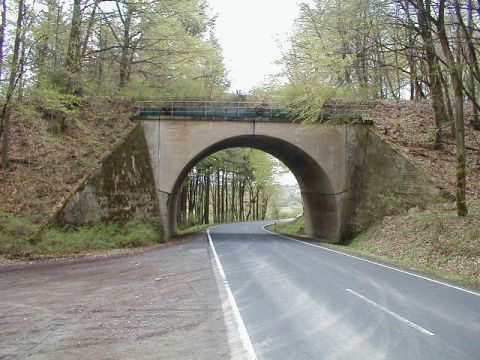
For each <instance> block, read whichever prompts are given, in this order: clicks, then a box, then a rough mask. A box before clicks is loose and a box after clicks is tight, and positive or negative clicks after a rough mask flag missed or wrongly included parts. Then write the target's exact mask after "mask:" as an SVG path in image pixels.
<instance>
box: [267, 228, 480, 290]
mask: <svg viewBox="0 0 480 360" xmlns="http://www.w3.org/2000/svg"><path fill="white" fill-rule="evenodd" d="M266 226H268V225H264V226H262V229H263V230H265V231H267V232H269V233H271V234H274V235H277V236H280V237H283V238H285V239H289V240H292V241H296V242H298V243H302V244H305V245H309V246H313V247H316V248H319V249H322V250H325V251H330V252H333V253H336V254H340V255H343V256H347V257H350V258H353V259H357V260H360V261H363V262H367V263H369V264H373V265H377V266H380V267H383V268H386V269H390V270H393V271H397V272H400V273H402V274H406V275H410V276H414V277H416V278H419V279H422V280H426V281H430V282H433V283H435V284H440V285H443V286H447V287H449V288H452V289H455V290H459V291H463V292H466V293H468V294H470V295H475V296H480V293H477V292H475V291H472V290H468V289H464V288H462V287H460V286H455V285H451V284H448V283H445V282H442V281H439V280H435V279H431V278H428V277H426V276H422V275H419V274H415V273H412V272H409V271H406V270H402V269H398V268H395V267H393V266H388V265H385V264H381V263H377V262H375V261H372V260H368V259H364V258H361V257H358V256H355V255H351V254H347V253H344V252H341V251H337V250H333V249H330V248H327V247H324V246H320V245H315V244H311V243H309V242H306V241H302V240H297V239H293V238H291V237H288V236H284V235H280V234H277V233H276V232H273V231H270V230H267V229H265V227H266Z"/></svg>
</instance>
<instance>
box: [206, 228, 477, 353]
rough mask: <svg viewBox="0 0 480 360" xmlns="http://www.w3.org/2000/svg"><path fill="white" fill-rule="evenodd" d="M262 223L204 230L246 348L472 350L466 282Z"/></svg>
mask: <svg viewBox="0 0 480 360" xmlns="http://www.w3.org/2000/svg"><path fill="white" fill-rule="evenodd" d="M264 224H265V222H263V223H262V222H255V223H237V224H228V225H220V226H217V227H214V228H212V229H211V230H210V231H209V234H210V241H211V245H212V247H213V248H214V249H215V251H214V252H215V253H216V256H217V266H219V267H221V268H222V270H223V273H224V276H225V279H224V280H225V281H224V286H226V287H228V288H229V291H230V292H231V295H232V296H231V297H232V299H233V302H234V303H235V305H236V308H237V309H238V313H237V314H236V316H233V319H231V320H230V321H228V319H227V324H228V323H229V322H230V326H229V327H230V328H231V327H232V326H233V327H235V323H236V329H235V328H234V329H233V330H232V329H230V333H232V331H233V333H235V331H236V333H237V334H236V338H237V339H240V340H241V341H243V343H242V345H243V347H244V350H245V351H244V355H245V356H246V357H248V356H249V355H250V358H255V357H256V358H258V359H275V360H281V359H299V360H300V359H369V360H372V359H403V360H405V359H436V360H438V359H448V360H452V359H480V296H479V295H478V294H476V293H475V292H470V291H469V290H466V291H465V290H462V289H459V288H455V287H452V286H449V285H448V284H443V283H442V282H438V281H435V280H434V281H431V280H429V279H427V278H423V277H422V276H416V274H411V273H409V272H405V271H398V270H395V269H393V268H390V267H388V266H382V265H381V264H376V263H374V262H370V261H365V260H362V259H360V258H356V257H352V256H347V255H344V254H342V253H339V252H335V251H332V250H329V249H326V248H323V247H321V246H313V245H311V244H308V243H304V242H299V241H294V240H291V239H287V238H285V237H280V236H278V235H275V234H272V233H269V232H267V231H265V230H264V229H263V228H262V225H264ZM219 283H220V284H222V282H219ZM233 307H235V306H233ZM235 311H236V310H235V309H234V310H233V311H232V312H233V313H234V315H235ZM229 316H231V314H230V315H229ZM239 322H240V325H239V324H238V323H239ZM242 322H243V324H242ZM238 329H240V330H238ZM231 342H232V341H231ZM237 345H238V344H237Z"/></svg>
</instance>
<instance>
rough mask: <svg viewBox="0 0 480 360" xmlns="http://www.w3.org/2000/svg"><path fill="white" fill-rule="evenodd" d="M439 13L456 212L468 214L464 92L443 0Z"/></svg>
mask: <svg viewBox="0 0 480 360" xmlns="http://www.w3.org/2000/svg"><path fill="white" fill-rule="evenodd" d="M438 11H439V15H438V22H437V34H438V38H439V40H440V44H441V46H442V51H443V55H444V56H445V59H446V62H447V66H448V71H449V73H450V77H451V78H452V86H453V93H454V103H455V143H456V149H457V214H458V216H466V215H467V214H468V210H467V202H466V195H465V188H466V181H467V176H466V150H465V119H464V105H463V102H464V94H463V86H462V75H461V74H462V72H461V69H460V64H458V63H457V62H456V61H455V57H454V56H453V53H452V50H451V47H450V43H449V41H448V37H447V33H446V30H445V20H444V16H445V0H440V1H439V10H438Z"/></svg>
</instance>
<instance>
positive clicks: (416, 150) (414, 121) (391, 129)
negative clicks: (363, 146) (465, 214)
mask: <svg viewBox="0 0 480 360" xmlns="http://www.w3.org/2000/svg"><path fill="white" fill-rule="evenodd" d="M470 116H471V108H467V119H469V118H470ZM366 117H367V118H368V119H371V120H373V122H374V125H375V127H376V128H377V129H378V133H379V134H380V135H381V136H382V137H383V138H384V139H386V140H388V141H390V142H392V143H394V144H395V145H396V146H397V147H398V148H400V149H401V150H402V151H403V152H404V153H405V154H406V155H407V156H408V157H409V158H410V159H411V160H412V161H413V162H414V163H415V164H417V165H418V166H420V167H421V168H422V169H423V170H424V171H425V173H426V174H428V175H429V176H430V177H432V179H433V180H434V181H435V183H436V184H437V186H438V187H439V188H441V189H442V190H443V192H444V193H445V194H446V195H448V197H450V198H452V199H453V198H454V197H455V183H456V180H455V166H456V165H455V164H456V155H455V139H453V138H451V137H450V136H449V130H450V129H449V124H445V125H444V127H443V129H442V130H443V134H444V140H445V146H444V147H443V149H439V150H435V149H433V147H432V143H433V138H434V130H435V129H434V126H433V124H434V119H433V111H432V108H431V106H430V104H428V103H423V102H411V101H394V100H382V101H376V102H374V103H373V105H372V106H371V107H370V109H369V110H368V112H367V113H366ZM465 140H466V145H467V152H468V155H467V161H468V172H467V176H468V180H467V199H468V202H469V205H470V206H473V207H474V208H478V206H479V204H478V202H479V199H480V186H479V184H480V132H478V131H475V130H473V128H472V127H471V126H467V128H466V139H465Z"/></svg>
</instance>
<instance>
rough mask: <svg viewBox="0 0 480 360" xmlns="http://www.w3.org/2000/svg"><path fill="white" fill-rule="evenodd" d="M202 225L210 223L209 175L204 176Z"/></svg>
mask: <svg viewBox="0 0 480 360" xmlns="http://www.w3.org/2000/svg"><path fill="white" fill-rule="evenodd" d="M203 223H204V224H209V223H210V173H207V175H206V176H205V201H204V203H203Z"/></svg>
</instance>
